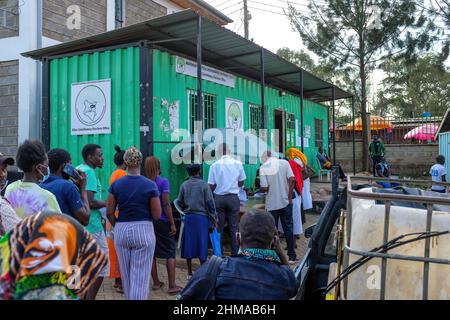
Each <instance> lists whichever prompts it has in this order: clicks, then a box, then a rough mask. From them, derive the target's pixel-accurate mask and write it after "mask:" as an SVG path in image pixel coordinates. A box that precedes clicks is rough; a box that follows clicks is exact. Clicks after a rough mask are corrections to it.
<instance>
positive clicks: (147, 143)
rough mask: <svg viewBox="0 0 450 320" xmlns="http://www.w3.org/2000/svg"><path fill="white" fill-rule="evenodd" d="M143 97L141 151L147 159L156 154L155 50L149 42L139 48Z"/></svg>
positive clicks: (141, 94) (141, 92)
mask: <svg viewBox="0 0 450 320" xmlns="http://www.w3.org/2000/svg"><path fill="white" fill-rule="evenodd" d="M139 61H140V62H139V69H140V81H139V82H140V84H139V86H140V97H141V119H140V123H141V126H140V127H141V151H142V154H143V155H144V156H145V157H148V156H151V155H153V154H154V151H155V150H154V143H153V138H154V136H153V134H154V132H153V48H152V47H151V45H149V44H148V43H147V42H143V43H141V45H140V47H139Z"/></svg>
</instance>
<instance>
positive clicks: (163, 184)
mask: <svg viewBox="0 0 450 320" xmlns="http://www.w3.org/2000/svg"><path fill="white" fill-rule="evenodd" d="M155 183H156V185H157V186H158V190H159V201H160V202H161V218H160V220H161V221H168V219H167V216H166V212H165V210H164V206H163V200H162V199H163V194H164V193H170V187H169V180H167V179H165V178H161V177H160V176H158V177H156V180H155Z"/></svg>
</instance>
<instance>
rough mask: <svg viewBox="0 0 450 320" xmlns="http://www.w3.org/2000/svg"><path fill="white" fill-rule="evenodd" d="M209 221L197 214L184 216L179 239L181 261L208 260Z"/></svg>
mask: <svg viewBox="0 0 450 320" xmlns="http://www.w3.org/2000/svg"><path fill="white" fill-rule="evenodd" d="M208 241H209V219H208V217H207V216H203V215H199V214H186V216H185V217H184V231H183V238H182V239H181V257H182V258H183V259H200V261H206V260H207V259H208Z"/></svg>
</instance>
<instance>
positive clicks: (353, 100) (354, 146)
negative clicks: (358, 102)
mask: <svg viewBox="0 0 450 320" xmlns="http://www.w3.org/2000/svg"><path fill="white" fill-rule="evenodd" d="M355 121H356V120H355V96H353V97H352V123H353V131H352V140H353V175H354V176H356V137H355V127H356V122H355Z"/></svg>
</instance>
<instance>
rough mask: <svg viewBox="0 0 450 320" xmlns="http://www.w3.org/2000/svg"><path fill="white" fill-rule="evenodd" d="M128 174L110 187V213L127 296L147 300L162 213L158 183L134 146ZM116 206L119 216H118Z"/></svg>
mask: <svg viewBox="0 0 450 320" xmlns="http://www.w3.org/2000/svg"><path fill="white" fill-rule="evenodd" d="M124 160H125V164H126V165H127V167H128V175H127V176H125V177H123V178H121V179H119V180H117V181H116V182H114V183H113V184H112V185H111V187H110V189H109V196H108V205H107V214H108V220H109V221H110V223H111V225H112V226H113V227H114V231H113V234H114V245H115V247H116V251H117V257H118V259H119V266H120V271H121V274H122V285H123V290H124V293H125V298H126V299H127V300H146V299H148V296H149V287H150V270H151V269H152V262H153V255H154V253H155V245H156V239H155V231H154V229H153V221H155V220H159V218H160V216H161V204H160V201H159V192H158V187H157V186H156V184H155V183H154V182H153V181H151V180H150V179H147V178H145V177H143V176H141V174H140V172H141V164H142V160H143V158H142V153H141V152H140V151H139V150H137V149H136V148H134V147H132V148H130V149H128V150H127V152H126V153H125V156H124ZM116 207H118V208H119V218H118V219H116V216H115V211H116Z"/></svg>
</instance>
